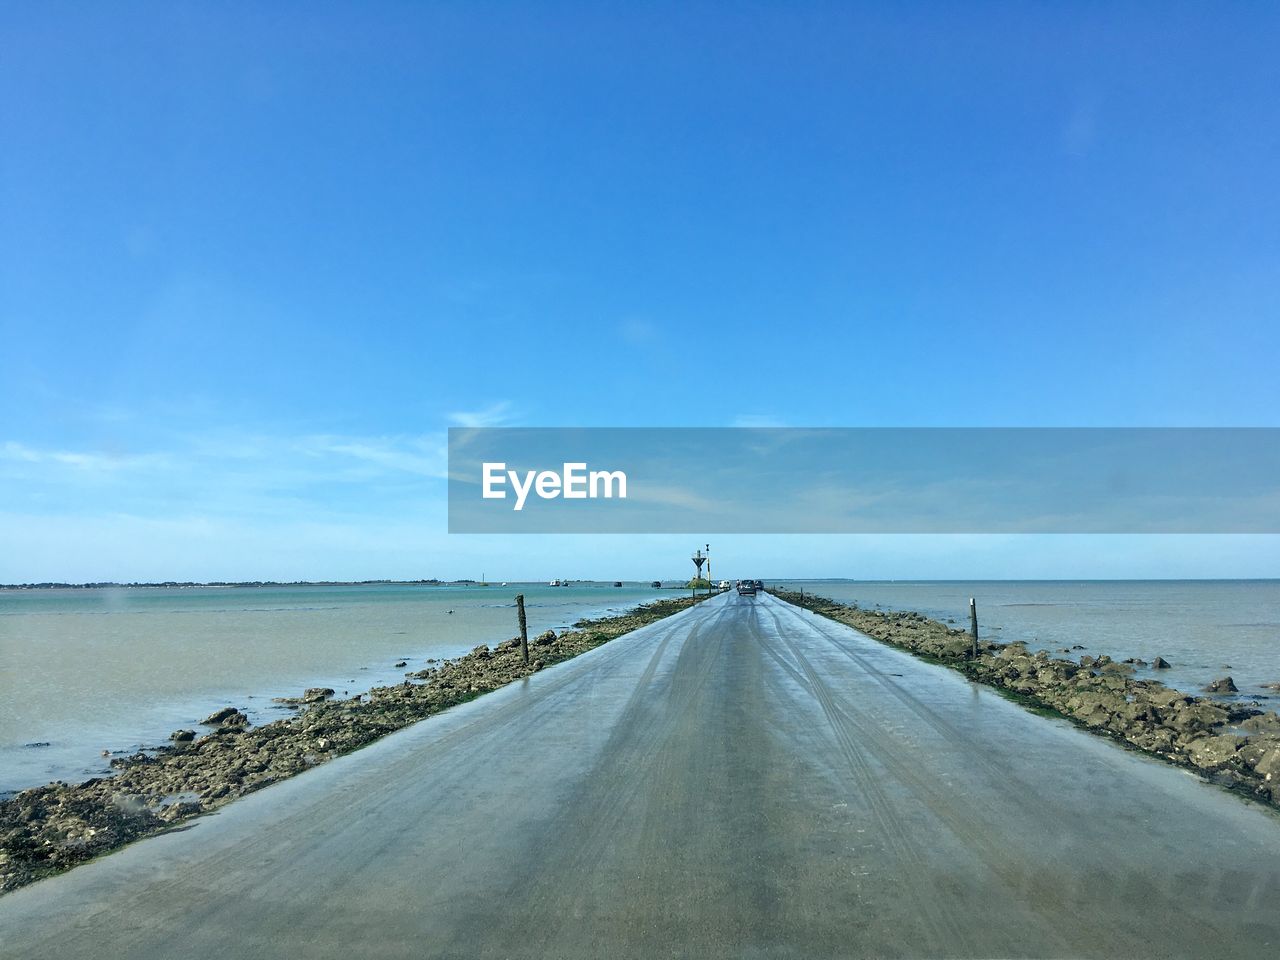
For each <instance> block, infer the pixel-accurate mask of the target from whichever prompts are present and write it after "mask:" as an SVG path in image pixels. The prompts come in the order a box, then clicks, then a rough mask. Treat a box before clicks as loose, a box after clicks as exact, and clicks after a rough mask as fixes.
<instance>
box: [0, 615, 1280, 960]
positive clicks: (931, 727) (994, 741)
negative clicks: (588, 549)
mask: <svg viewBox="0 0 1280 960" xmlns="http://www.w3.org/2000/svg"><path fill="white" fill-rule="evenodd" d="M1277 950H1280V818H1277V817H1276V816H1275V815H1274V814H1272V813H1270V812H1268V811H1266V810H1263V809H1261V808H1258V807H1256V806H1253V805H1249V804H1246V803H1244V802H1242V801H1240V800H1238V799H1237V798H1234V797H1231V796H1229V795H1227V794H1225V793H1223V792H1222V791H1220V790H1218V789H1217V788H1214V787H1211V786H1208V785H1206V784H1203V783H1201V782H1199V781H1197V780H1196V779H1194V778H1193V777H1191V776H1190V775H1188V774H1187V773H1184V772H1182V771H1179V770H1176V769H1174V768H1171V767H1168V766H1166V765H1163V764H1160V763H1158V762H1155V761H1152V760H1149V759H1146V758H1144V757H1141V756H1139V755H1137V754H1134V753H1132V752H1129V751H1126V750H1124V749H1122V748H1120V747H1119V746H1117V745H1115V744H1112V743H1110V742H1108V741H1104V740H1102V739H1100V738H1098V737H1094V736H1091V735H1089V734H1086V733H1084V732H1082V731H1080V730H1077V729H1075V728H1073V727H1071V726H1070V725H1069V724H1066V723H1065V722H1062V721H1056V720H1051V719H1046V718H1043V717H1039V716H1035V715H1033V714H1031V713H1028V712H1026V711H1024V710H1022V709H1021V708H1019V707H1017V706H1015V705H1013V704H1011V703H1009V702H1007V701H1005V700H1003V699H1002V698H1000V697H999V696H997V695H995V694H994V693H992V692H991V691H989V690H986V689H983V688H981V687H978V686H975V685H973V684H970V683H969V682H968V681H966V680H965V679H964V678H963V677H961V676H959V675H958V674H955V673H953V672H951V671H948V670H945V669H942V668H939V667H936V666H931V665H928V664H925V663H922V662H920V661H917V660H915V659H913V658H911V657H909V656H907V655H905V654H902V653H900V652H898V651H896V650H892V649H889V648H887V647H884V646H882V645H880V644H878V643H876V642H874V641H872V640H870V639H868V638H866V637H864V636H862V635H860V634H858V633H856V632H855V631H853V630H850V629H848V628H845V627H842V626H839V625H837V624H834V623H831V622H830V621H827V620H823V619H821V618H819V617H816V616H815V615H813V614H810V613H808V612H806V611H802V610H799V609H797V608H795V607H793V606H790V605H788V604H785V603H783V602H781V601H779V600H777V599H776V598H773V597H770V596H760V597H756V598H754V599H753V598H742V597H737V596H736V595H724V596H721V597H717V598H715V599H713V600H710V601H708V602H706V603H704V604H701V605H699V606H697V607H695V608H692V609H690V610H687V611H684V612H682V613H681V614H678V615H677V616H675V617H671V618H669V619H667V620H664V621H661V622H659V623H656V624H653V625H651V626H649V627H646V628H645V629H643V630H640V631H637V632H636V633H633V634H630V635H628V636H626V637H623V638H620V639H618V640H616V641H614V642H612V643H610V644H607V645H606V646H604V647H601V648H599V649H597V650H595V651H592V652H591V653H589V654H586V655H584V656H582V657H580V658H578V659H576V660H573V661H570V662H568V663H565V664H562V665H560V666H557V667H555V668H552V669H549V670H546V671H543V672H541V673H538V674H536V675H534V676H533V677H531V678H530V679H529V680H527V681H524V682H521V683H519V684H514V685H512V686H509V687H507V688H505V689H503V690H500V691H498V692H496V693H493V694H490V695H487V696H485V697H482V698H480V699H479V700H476V701H473V702H471V703H468V704H466V705H464V706H462V707H459V708H456V709H454V710H451V711H448V712H447V713H445V714H442V715H440V716H438V717H433V718H431V719H429V720H427V721H424V722H422V723H419V724H417V725H415V726H414V727H411V728H409V729H407V730H404V731H401V732H399V733H396V734H394V735H392V736H390V737H388V738H385V739H384V740H382V741H380V742H379V743H377V744H374V745H373V746H371V747H369V748H366V749H364V750H362V751H359V752H357V753H355V754H352V755H350V756H347V757H343V758H341V759H338V760H335V761H333V762H331V763H329V764H326V765H324V766H322V767H319V768H317V769H316V770H313V771H311V772H309V773H307V774H305V775H303V776H300V777H296V778H294V779H292V780H289V781H286V782H283V783H280V784H277V785H275V786H273V787H270V788H268V789H266V790H263V791H261V792H260V793H257V794H254V795H252V796H249V797H246V798H244V799H242V800H240V801H237V802H236V803H234V804H231V805H230V806H228V807H226V808H224V809H223V810H222V811H220V812H219V813H217V814H215V815H212V816H209V817H205V818H201V819H199V820H196V821H193V822H192V824H191V825H189V826H188V827H187V828H186V829H184V830H179V831H177V832H174V833H170V834H167V835H164V836H159V837H155V838H152V839H149V840H145V841H142V842H140V843H137V844H135V845H133V846H132V847H129V848H126V849H125V850H122V851H120V852H118V853H116V854H114V855H112V856H109V857H105V858H103V859H101V860H98V861H96V862H93V863H90V864H87V865H85V866H83V867H80V868H78V869H76V870H73V871H71V872H70V873H67V874H64V875H62V876H60V877H56V878H52V879H50V880H46V881H43V882H41V883H38V884H35V885H33V886H30V887H27V888H25V889H22V890H19V891H16V892H15V893H13V894H10V895H8V896H6V897H0V955H3V956H6V957H23V958H38V957H50V958H54V957H56V958H60V960H68V958H75V957H92V958H104V957H117V956H118V957H126V956H127V957H131V958H139V960H145V958H153V957H157V958H158V957H166V958H168V957H182V958H202V957H210V958H212V957H217V958H227V957H237V958H248V957H286V956H287V957H307V958H309V960H310V958H317V957H341V958H344V960H350V958H352V957H375V958H381V957H387V958H391V957H395V958H401V957H539V958H541V957H568V958H602V957H610V958H614V957H659V956H661V957H672V956H686V957H846V956H848V957H865V956H885V957H889V956H904V957H932V956H980V957H987V956H1037V957H1038V956H1115V957H1120V956H1123V957H1143V956H1149V957H1174V956H1201V957H1207V956H1226V955H1229V954H1233V955H1237V956H1261V955H1265V954H1268V953H1270V954H1272V955H1274V954H1275V953H1276V951H1277Z"/></svg>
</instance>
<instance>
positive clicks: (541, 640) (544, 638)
mask: <svg viewBox="0 0 1280 960" xmlns="http://www.w3.org/2000/svg"><path fill="white" fill-rule="evenodd" d="M533 642H534V643H535V644H537V645H538V646H540V647H546V646H550V645H551V644H553V643H555V642H556V632H555V631H554V630H548V631H546V632H545V633H540V634H538V639H536V640H534V641H533Z"/></svg>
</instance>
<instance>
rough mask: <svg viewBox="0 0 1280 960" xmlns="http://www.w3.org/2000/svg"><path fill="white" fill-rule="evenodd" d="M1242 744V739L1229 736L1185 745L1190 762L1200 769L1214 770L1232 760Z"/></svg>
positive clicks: (1195, 741)
mask: <svg viewBox="0 0 1280 960" xmlns="http://www.w3.org/2000/svg"><path fill="white" fill-rule="evenodd" d="M1244 742H1245V741H1244V739H1243V738H1241V737H1233V736H1231V735H1229V734H1228V735H1225V736H1220V737H1202V738H1200V739H1198V740H1193V741H1192V742H1191V743H1190V744H1188V745H1187V754H1188V755H1189V756H1190V758H1191V762H1192V763H1193V764H1195V765H1196V766H1197V767H1199V768H1200V769H1202V770H1216V769H1218V768H1219V767H1222V766H1225V765H1226V764H1227V763H1229V762H1231V761H1232V760H1234V759H1235V757H1236V751H1237V750H1239V749H1240V747H1241V746H1242V745H1243V743H1244Z"/></svg>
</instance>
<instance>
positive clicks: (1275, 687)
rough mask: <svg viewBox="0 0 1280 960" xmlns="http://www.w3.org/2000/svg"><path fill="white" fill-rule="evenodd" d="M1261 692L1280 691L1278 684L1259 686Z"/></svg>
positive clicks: (1279, 684)
mask: <svg viewBox="0 0 1280 960" xmlns="http://www.w3.org/2000/svg"><path fill="white" fill-rule="evenodd" d="M1261 686H1262V689H1263V690H1280V683H1264V684H1261Z"/></svg>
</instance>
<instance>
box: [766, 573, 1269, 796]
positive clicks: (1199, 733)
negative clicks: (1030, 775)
mask: <svg viewBox="0 0 1280 960" xmlns="http://www.w3.org/2000/svg"><path fill="white" fill-rule="evenodd" d="M770 592H771V593H774V594H776V595H777V596H778V597H779V598H780V599H782V600H786V601H787V602H788V603H792V604H795V605H796V606H800V607H804V608H805V609H807V610H812V611H813V612H814V613H818V614H821V615H822V616H824V617H827V618H828V619H831V620H834V621H836V622H838V623H843V624H847V625H848V626H851V627H853V628H854V629H856V630H859V631H861V632H862V633H865V634H866V635H867V636H869V637H873V638H874V639H876V640H880V641H882V642H884V643H888V644H891V645H892V646H895V647H899V648H901V649H903V650H906V651H908V652H910V653H913V654H916V655H917V656H921V657H924V658H926V659H929V660H933V661H936V662H938V663H941V664H944V665H946V666H949V667H952V668H954V669H956V670H959V671H960V672H961V673H963V674H965V675H966V676H968V677H970V678H971V679H973V680H977V681H980V682H982V683H986V684H989V685H991V686H993V687H997V688H1000V689H1001V690H1003V691H1005V692H1007V693H1009V694H1011V695H1012V696H1013V697H1014V698H1015V699H1018V700H1020V701H1022V702H1025V703H1027V704H1029V705H1030V706H1032V707H1035V708H1039V709H1041V710H1046V711H1048V712H1050V713H1053V714H1056V715H1059V716H1062V717H1066V718H1067V719H1069V720H1072V721H1074V722H1076V723H1078V724H1080V725H1081V726H1083V727H1086V728H1087V729H1090V730H1092V731H1094V732H1097V733H1100V734H1103V735H1106V736H1110V737H1113V738H1114V739H1117V740H1120V741H1121V742H1123V743H1126V744H1128V745H1130V746H1133V747H1136V748H1138V749H1139V750H1142V751H1144V752H1146V753H1149V754H1153V755H1155V756H1158V757H1161V758H1163V759H1165V760H1167V761H1169V762H1171V763H1175V764H1177V765H1179V766H1183V767H1189V768H1191V769H1193V770H1195V771H1197V772H1199V773H1200V774H1201V775H1203V776H1204V777H1205V778H1206V779H1208V780H1211V781H1213V782H1215V783H1218V784H1220V785H1222V786H1225V787H1228V788H1230V789H1232V790H1235V791H1238V792H1240V793H1242V794H1245V795H1247V796H1250V797H1252V798H1254V799H1257V800H1261V801H1264V802H1267V803H1270V804H1272V805H1274V806H1278V807H1280V716H1278V715H1277V714H1276V713H1275V712H1274V711H1270V712H1264V711H1263V710H1261V709H1259V708H1258V707H1257V705H1256V704H1248V703H1240V702H1237V701H1229V700H1223V699H1220V698H1213V697H1195V696H1190V695H1188V694H1185V693H1183V692H1182V691H1180V690H1174V689H1172V688H1170V687H1167V686H1165V685H1164V684H1163V683H1161V682H1160V681H1158V680H1147V679H1138V678H1135V677H1134V676H1132V674H1133V673H1134V668H1133V666H1131V665H1130V664H1128V663H1116V662H1113V661H1112V660H1111V658H1110V657H1107V656H1101V657H1097V658H1093V657H1089V656H1082V657H1081V658H1080V659H1079V660H1078V661H1075V660H1063V659H1058V658H1055V657H1053V656H1052V655H1050V653H1049V652H1048V651H1045V650H1039V651H1036V652H1034V653H1033V652H1031V651H1030V650H1029V649H1028V648H1027V645H1026V644H1025V643H1021V642H1017V643H1007V644H1004V643H995V642H993V641H990V640H981V641H979V643H978V656H977V658H976V659H975V658H974V657H973V655H972V649H973V648H972V640H971V638H970V636H969V634H968V633H967V632H965V631H964V630H958V629H956V628H954V627H949V626H947V625H946V624H944V623H939V622H938V621H936V620H930V619H928V618H927V617H925V616H923V615H922V614H919V613H912V612H894V611H882V610H866V609H863V608H861V607H858V606H856V605H850V604H842V603H837V602H835V601H833V600H828V599H826V598H823V597H815V596H810V595H805V596H801V595H800V594H799V593H794V592H791V591H787V590H771V591H770ZM1224 680H1225V681H1227V682H1223V681H1218V682H1217V687H1216V689H1217V691H1218V692H1220V693H1223V694H1227V693H1230V692H1232V691H1234V690H1235V685H1234V684H1232V683H1230V682H1229V681H1230V678H1224Z"/></svg>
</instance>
